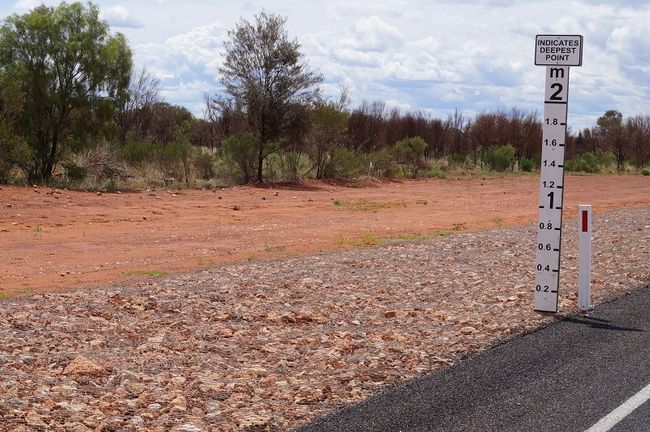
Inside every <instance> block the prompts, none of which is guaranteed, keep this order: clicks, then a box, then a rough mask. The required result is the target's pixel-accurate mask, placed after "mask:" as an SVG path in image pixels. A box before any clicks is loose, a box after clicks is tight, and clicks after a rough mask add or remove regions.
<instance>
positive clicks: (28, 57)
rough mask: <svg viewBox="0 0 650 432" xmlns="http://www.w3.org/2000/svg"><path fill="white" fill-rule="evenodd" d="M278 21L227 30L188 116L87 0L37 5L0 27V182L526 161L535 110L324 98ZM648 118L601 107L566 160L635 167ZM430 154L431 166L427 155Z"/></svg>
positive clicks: (345, 172)
mask: <svg viewBox="0 0 650 432" xmlns="http://www.w3.org/2000/svg"><path fill="white" fill-rule="evenodd" d="M285 24H286V18H284V17H281V16H277V15H274V14H268V13H264V12H262V13H260V14H258V15H256V16H255V18H254V20H253V21H252V22H249V21H247V20H244V19H242V20H241V21H240V22H239V23H237V24H236V25H235V27H234V28H233V29H232V30H230V31H229V32H228V36H227V40H226V41H224V48H225V56H224V59H223V60H224V61H223V64H222V66H221V67H220V68H219V70H218V72H219V76H220V81H221V84H222V86H223V90H222V91H221V92H220V93H217V94H215V93H212V94H206V96H205V109H204V113H203V115H202V116H200V117H196V116H194V115H193V114H192V113H191V112H190V111H188V110H187V109H186V108H184V107H181V106H177V105H173V104H170V103H168V102H166V101H164V100H163V99H162V98H161V96H160V81H159V80H158V79H157V78H156V77H155V76H153V75H152V74H151V73H149V72H147V71H146V70H139V71H135V70H133V67H132V63H133V62H132V53H131V50H130V48H129V46H128V43H127V41H126V38H125V37H124V35H122V34H120V33H115V34H113V33H111V32H110V29H109V27H108V24H107V23H106V22H104V21H102V20H101V19H100V18H99V9H98V8H97V6H95V5H93V4H92V3H88V4H87V5H83V4H81V3H71V4H67V3H61V4H60V5H59V6H57V7H47V6H39V7H37V8H35V9H33V10H32V11H31V12H29V13H27V14H24V15H12V16H10V17H8V18H6V19H5V20H4V22H3V24H2V26H1V27H0V181H5V182H6V181H10V180H11V179H12V178H15V177H19V176H20V175H22V176H23V177H24V179H25V180H26V181H28V182H29V183H51V182H52V181H53V180H56V181H58V180H60V178H61V177H64V178H65V179H66V180H68V181H82V180H83V179H84V178H86V177H88V176H89V175H91V174H92V175H93V176H95V177H98V178H100V179H108V180H110V181H112V180H113V178H114V177H116V178H122V177H128V176H129V175H132V174H129V173H132V172H133V171H134V170H135V171H138V172H140V173H144V174H143V175H145V176H158V177H161V178H163V179H164V180H167V179H171V180H172V181H179V182H185V183H188V184H189V183H190V182H191V180H192V179H203V180H205V181H208V180H210V179H213V178H215V177H220V176H221V177H224V176H228V177H230V178H233V179H235V180H236V181H239V182H245V183H248V182H262V181H266V180H275V179H287V180H295V179H299V178H303V177H313V178H317V179H325V178H332V177H354V176H361V175H369V176H377V177H392V176H405V177H419V176H425V175H434V176H438V175H441V174H442V175H443V174H444V173H441V170H444V169H446V168H447V167H448V166H449V165H450V164H452V165H453V164H456V165H459V166H463V167H465V168H469V169H474V168H477V169H494V170H507V169H520V170H525V171H530V170H532V169H535V167H536V166H538V165H539V155H540V153H541V141H542V136H541V133H542V132H541V119H540V116H539V115H538V113H536V112H528V111H524V110H520V109H517V108H512V109H509V110H506V109H503V110H496V111H491V112H483V113H479V114H477V115H475V116H473V117H469V116H467V115H465V114H464V113H463V112H462V111H458V110H457V111H455V112H453V113H451V114H450V115H449V116H448V117H447V118H444V119H440V118H436V117H433V116H431V115H430V114H428V113H426V112H424V111H411V112H402V111H400V110H398V109H388V108H387V107H386V106H385V104H384V103H383V102H381V101H373V102H367V101H363V102H362V103H361V104H359V105H358V106H356V107H351V106H350V101H349V96H348V93H347V91H346V89H341V91H340V95H339V96H338V97H336V98H327V97H324V96H323V95H322V93H321V84H322V82H323V81H324V77H323V76H322V75H321V74H320V73H318V72H317V71H313V70H311V68H310V67H309V64H308V63H307V61H306V60H305V58H304V56H303V54H302V53H301V52H300V44H299V43H298V41H297V40H295V39H290V38H289V36H288V34H287V31H286V29H285ZM649 140H650V117H648V116H642V115H639V116H635V117H630V118H627V119H623V117H622V115H621V114H620V113H619V112H617V111H613V110H612V111H607V112H606V113H604V115H603V116H601V117H600V118H599V119H598V121H597V124H596V125H595V126H594V127H592V128H587V129H584V130H582V131H579V132H578V133H577V134H575V133H571V134H569V136H568V138H567V143H566V156H567V158H568V159H569V160H568V161H567V167H568V168H572V169H576V170H582V171H590V172H594V171H598V170H599V169H600V168H601V167H602V166H604V165H607V164H616V168H617V169H618V170H624V169H626V167H627V166H633V167H636V168H638V169H642V168H643V167H644V166H646V165H647V164H648V162H649V160H650V145H649V144H648V141H649ZM441 160H444V161H445V163H444V164H440V163H438V164H436V163H435V161H441Z"/></svg>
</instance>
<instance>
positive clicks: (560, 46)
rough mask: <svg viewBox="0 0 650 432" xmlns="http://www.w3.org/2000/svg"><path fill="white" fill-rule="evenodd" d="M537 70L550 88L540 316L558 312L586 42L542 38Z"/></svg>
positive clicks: (538, 294)
mask: <svg viewBox="0 0 650 432" xmlns="http://www.w3.org/2000/svg"><path fill="white" fill-rule="evenodd" d="M535 65H538V66H546V83H545V86H544V120H543V121H542V159H541V164H540V193H539V220H538V230H537V260H536V267H535V269H536V273H535V304H534V308H535V310H536V311H540V312H557V307H558V291H559V287H560V246H561V242H562V205H563V201H564V146H565V144H566V128H567V109H568V103H569V66H581V65H582V36H581V35H537V36H536V38H535Z"/></svg>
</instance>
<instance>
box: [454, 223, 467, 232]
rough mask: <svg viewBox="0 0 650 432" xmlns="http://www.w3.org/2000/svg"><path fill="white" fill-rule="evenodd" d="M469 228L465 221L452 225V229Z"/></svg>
mask: <svg viewBox="0 0 650 432" xmlns="http://www.w3.org/2000/svg"><path fill="white" fill-rule="evenodd" d="M465 229H467V224H465V223H455V224H453V225H452V226H451V230H452V231H462V230H465Z"/></svg>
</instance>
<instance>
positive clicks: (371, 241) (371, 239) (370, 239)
mask: <svg viewBox="0 0 650 432" xmlns="http://www.w3.org/2000/svg"><path fill="white" fill-rule="evenodd" d="M379 243H380V241H379V240H378V239H377V237H375V236H374V235H372V234H370V233H366V234H364V235H363V237H361V245H362V246H377V245H378V244H379Z"/></svg>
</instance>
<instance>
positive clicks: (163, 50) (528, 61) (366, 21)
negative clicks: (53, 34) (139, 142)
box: [0, 0, 650, 131]
mask: <svg viewBox="0 0 650 432" xmlns="http://www.w3.org/2000/svg"><path fill="white" fill-rule="evenodd" d="M40 3H45V4H48V5H56V4H58V1H53V0H46V1H44V2H41V1H36V0H0V18H4V17H6V16H8V15H10V14H13V13H18V14H23V13H25V12H27V11H29V9H30V8H33V7H34V6H35V5H37V4H40ZM95 4H97V5H98V6H99V7H100V9H101V11H102V16H103V18H104V19H105V20H106V21H107V22H108V23H109V24H110V26H111V30H112V31H115V32H117V31H119V32H122V33H124V34H125V35H126V37H127V39H128V40H129V43H130V46H131V49H132V50H133V57H134V65H135V69H136V70H140V69H141V68H146V69H147V71H149V72H150V73H152V74H153V75H155V76H156V77H158V78H159V79H160V80H161V82H162V92H161V93H162V96H163V98H164V99H165V100H166V101H168V102H170V103H174V104H179V105H183V106H185V107H187V108H188V109H189V110H190V111H192V112H193V113H195V114H196V115H197V116H201V115H202V112H203V109H204V106H205V102H204V95H205V94H206V93H212V94H214V93H219V92H221V91H222V86H221V85H220V83H219V74H218V68H219V66H220V65H221V64H222V62H223V51H224V50H223V42H224V40H226V39H227V37H228V35H227V32H228V30H230V29H233V28H234V27H235V25H236V24H237V23H238V22H240V20H242V19H246V20H248V21H252V20H253V19H254V16H255V14H257V13H259V12H261V11H265V12H267V13H275V14H279V15H282V16H285V17H286V18H287V23H286V29H287V31H288V34H289V37H290V38H291V39H297V40H298V42H299V43H300V45H301V52H302V53H303V54H304V59H305V60H306V61H307V62H308V63H309V65H310V67H311V68H312V69H313V70H317V71H319V72H321V73H322V74H323V75H324V77H325V81H324V83H323V86H322V89H323V93H324V94H325V95H326V96H329V97H332V98H336V97H337V95H338V93H339V91H340V88H341V87H342V86H344V87H345V88H347V89H348V91H349V94H350V96H351V102H352V106H353V107H354V106H356V105H358V104H360V103H361V102H362V101H363V100H367V101H374V100H383V101H385V103H386V105H387V107H389V108H392V107H397V108H399V109H401V110H402V111H407V110H422V111H425V112H427V113H430V114H431V115H433V116H435V117H439V118H443V119H444V118H446V117H447V116H448V115H449V114H451V113H453V111H454V110H456V109H458V110H461V111H462V112H463V113H464V114H466V115H467V116H470V117H471V116H473V115H475V114H477V113H480V112H483V111H490V110H496V109H506V110H508V109H510V108H511V107H518V108H521V109H524V110H535V111H537V112H538V113H541V112H542V111H543V98H544V67H541V66H535V65H534V49H535V45H534V44H535V35H537V34H581V35H583V36H584V54H583V64H582V66H581V67H572V68H571V71H570V76H571V78H570V92H569V119H568V123H569V126H570V127H571V128H572V129H573V130H574V131H575V130H579V129H582V128H584V127H591V126H593V125H594V124H595V121H596V119H597V118H598V117H599V116H601V115H602V114H603V113H604V112H605V111H607V110H610V109H615V110H618V111H620V112H621V113H623V115H624V116H625V117H627V116H632V115H635V114H650V106H648V101H650V1H641V0H608V1H599V0H582V1H576V0H560V1H557V0H546V1H538V2H535V1H517V0H476V1H470V0H456V1H454V0H428V1H427V0H422V1H416V0H413V1H406V0H373V1H362V0H358V1H350V0H330V1H319V0H313V1H293V0H267V1H257V0H244V1H232V0H231V1H222V0H192V1H184V0H98V1H95ZM540 115H541V114H540Z"/></svg>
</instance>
